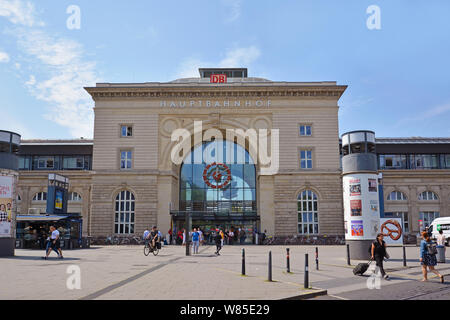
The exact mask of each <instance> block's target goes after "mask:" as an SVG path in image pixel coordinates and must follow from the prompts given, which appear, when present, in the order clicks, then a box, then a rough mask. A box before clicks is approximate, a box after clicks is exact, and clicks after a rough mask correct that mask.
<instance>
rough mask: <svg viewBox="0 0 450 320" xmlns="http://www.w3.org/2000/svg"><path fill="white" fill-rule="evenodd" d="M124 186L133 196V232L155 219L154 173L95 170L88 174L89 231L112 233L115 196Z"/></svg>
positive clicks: (141, 229) (155, 191)
mask: <svg viewBox="0 0 450 320" xmlns="http://www.w3.org/2000/svg"><path fill="white" fill-rule="evenodd" d="M123 190H128V191H130V192H132V193H133V194H134V196H135V233H136V234H142V233H143V232H144V230H145V229H146V228H148V227H151V226H152V225H155V224H156V223H157V204H158V201H157V196H158V186H157V177H156V176H155V175H148V174H136V173H135V174H133V173H126V172H125V173H115V174H96V175H94V176H93V178H92V192H91V200H92V205H91V212H92V214H91V217H90V225H91V229H90V235H92V236H94V237H98V236H111V235H113V234H114V214H115V199H116V197H117V195H118V194H119V193H120V192H121V191H123Z"/></svg>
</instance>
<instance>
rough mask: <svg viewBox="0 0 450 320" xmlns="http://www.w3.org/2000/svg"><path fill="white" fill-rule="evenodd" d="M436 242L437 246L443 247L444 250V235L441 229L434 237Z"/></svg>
mask: <svg viewBox="0 0 450 320" xmlns="http://www.w3.org/2000/svg"><path fill="white" fill-rule="evenodd" d="M436 243H437V245H438V246H441V247H443V248H444V251H445V236H444V232H443V231H442V229H440V230H439V234H438V236H437V237H436Z"/></svg>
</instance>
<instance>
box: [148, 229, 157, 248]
mask: <svg viewBox="0 0 450 320" xmlns="http://www.w3.org/2000/svg"><path fill="white" fill-rule="evenodd" d="M149 238H150V240H151V243H152V248H156V243H157V242H159V233H158V228H157V227H156V226H153V228H152V231H151V232H150V235H149Z"/></svg>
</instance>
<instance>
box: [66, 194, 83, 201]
mask: <svg viewBox="0 0 450 320" xmlns="http://www.w3.org/2000/svg"><path fill="white" fill-rule="evenodd" d="M68 200H69V201H75V202H80V201H81V200H82V199H81V196H80V195H79V194H78V193H76V192H71V193H70V194H69V199H68Z"/></svg>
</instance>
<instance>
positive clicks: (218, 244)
mask: <svg viewBox="0 0 450 320" xmlns="http://www.w3.org/2000/svg"><path fill="white" fill-rule="evenodd" d="M214 241H215V242H216V252H215V254H216V255H218V256H220V250H222V246H223V232H222V230H220V231H219V230H218V229H217V230H216V235H215V237H214Z"/></svg>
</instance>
